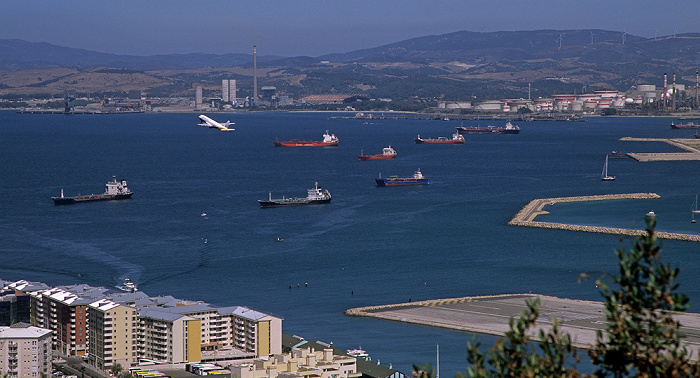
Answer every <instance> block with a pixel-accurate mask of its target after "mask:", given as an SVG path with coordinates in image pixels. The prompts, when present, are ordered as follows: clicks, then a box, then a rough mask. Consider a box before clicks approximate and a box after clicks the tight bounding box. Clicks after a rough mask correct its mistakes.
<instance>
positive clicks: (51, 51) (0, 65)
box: [0, 39, 282, 72]
mask: <svg viewBox="0 0 700 378" xmlns="http://www.w3.org/2000/svg"><path fill="white" fill-rule="evenodd" d="M281 58H282V57H279V56H272V55H264V56H258V62H261V63H264V62H267V61H270V60H276V59H281ZM252 61H253V54H233V53H232V54H223V55H217V54H169V55H150V56H136V55H118V54H107V53H101V52H97V51H90V50H83V49H74V48H70V47H62V46H57V45H52V44H50V43H43V42H27V41H23V40H19V39H0V72H9V71H21V70H27V69H35V68H47V67H81V68H84V67H98V66H107V67H117V68H127V69H132V70H179V69H193V68H206V67H234V66H239V65H242V64H246V63H251V64H252Z"/></svg>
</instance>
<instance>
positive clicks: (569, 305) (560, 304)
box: [345, 294, 700, 359]
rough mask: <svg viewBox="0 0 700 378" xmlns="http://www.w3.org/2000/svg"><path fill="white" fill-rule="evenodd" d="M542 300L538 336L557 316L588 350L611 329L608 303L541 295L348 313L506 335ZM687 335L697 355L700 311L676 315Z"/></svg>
mask: <svg viewBox="0 0 700 378" xmlns="http://www.w3.org/2000/svg"><path fill="white" fill-rule="evenodd" d="M535 298H539V299H540V305H541V306H540V316H539V319H538V321H537V325H536V326H535V327H533V328H532V329H531V330H530V335H531V338H532V339H536V338H537V333H538V332H539V330H540V329H544V330H545V331H546V330H548V329H550V328H551V324H552V319H553V318H556V319H557V320H558V321H559V323H560V326H561V329H562V331H564V332H568V333H569V334H570V335H571V340H572V343H573V345H574V346H576V347H578V348H584V349H588V348H590V347H591V346H593V345H594V344H595V342H596V331H597V330H604V329H605V324H606V320H605V314H604V312H603V303H602V302H591V301H580V300H573V299H563V298H556V297H550V296H543V295H536V294H505V295H494V296H480V297H463V298H451V299H438V300H429V301H421V302H409V303H400V304H392V305H384V306H372V307H360V308H353V309H349V310H347V311H345V314H346V315H348V316H362V317H370V318H376V319H384V320H392V321H399V322H404V323H413V324H422V325H427V326H432V327H441V328H448V329H454V330H459V331H465V332H473V333H482V334H488V335H495V336H502V335H503V334H504V333H505V332H506V331H507V330H508V329H509V326H508V321H509V320H510V318H511V317H517V316H519V314H520V312H521V311H524V310H525V309H526V303H525V302H526V300H528V299H535ZM674 318H675V319H676V320H678V321H680V323H681V334H683V335H684V336H685V342H686V344H687V347H688V349H689V350H690V351H692V356H693V358H695V359H697V356H698V350H699V349H700V314H695V313H676V314H675V315H674Z"/></svg>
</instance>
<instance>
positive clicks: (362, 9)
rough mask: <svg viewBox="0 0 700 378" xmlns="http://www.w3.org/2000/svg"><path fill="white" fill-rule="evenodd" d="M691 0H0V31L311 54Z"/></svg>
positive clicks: (613, 17)
mask: <svg viewBox="0 0 700 378" xmlns="http://www.w3.org/2000/svg"><path fill="white" fill-rule="evenodd" d="M699 16H700V1H698V0H685V1H679V0H667V1H661V0H637V1H628V0H606V1H600V0H576V1H571V0H559V1H551V0H462V1H457V0H431V1H427V0H426V1H422V0H420V1H412V0H385V1H382V0H375V1H368V0H358V1H352V0H346V1H338V0H325V1H321V0H309V1H306V0H279V1H270V0H247V1H238V0H229V1H223V0H221V1H218V0H217V1H212V0H199V1H198V0H189V1H183V0H169V1H164V0H152V1H124V0H113V1H101V0H62V1H50V0H45V1H35V0H22V1H14V0H0V39H6V38H12V39H15V38H16V39H23V40H27V41H31V42H49V43H53V44H57V45H61V46H68V47H75V48H82V49H87V50H96V51H101V52H108V53H116V54H132V55H154V54H169V53H193V52H201V53H214V54H223V53H230V52H233V53H250V52H251V50H252V46H253V45H257V46H258V53H259V54H262V55H268V54H271V55H284V56H298V55H308V56H319V55H322V54H327V53H334V52H347V51H352V50H357V49H362V48H369V47H376V46H380V45H384V44H388V43H392V42H398V41H401V40H404V39H409V38H414V37H420V36H425V35H436V34H444V33H450V32H455V31H460V30H468V31H476V32H492V31H503V30H537V29H560V30H563V29H606V30H614V31H621V32H622V31H625V32H627V33H628V34H633V35H638V36H642V37H654V36H655V35H658V36H664V35H672V34H674V33H695V32H700V23H698V21H697V18H698V17H699Z"/></svg>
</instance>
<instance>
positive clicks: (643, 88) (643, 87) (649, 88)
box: [637, 84, 656, 92]
mask: <svg viewBox="0 0 700 378" xmlns="http://www.w3.org/2000/svg"><path fill="white" fill-rule="evenodd" d="M637 90H638V91H640V92H656V85H652V84H640V85H637Z"/></svg>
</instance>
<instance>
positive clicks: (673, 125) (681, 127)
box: [671, 123, 700, 129]
mask: <svg viewBox="0 0 700 378" xmlns="http://www.w3.org/2000/svg"><path fill="white" fill-rule="evenodd" d="M671 128H672V129H700V125H696V124H692V123H689V124H687V125H675V124H673V123H672V124H671Z"/></svg>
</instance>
